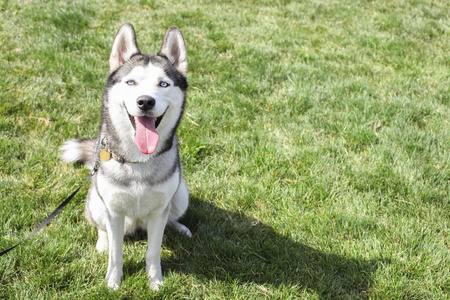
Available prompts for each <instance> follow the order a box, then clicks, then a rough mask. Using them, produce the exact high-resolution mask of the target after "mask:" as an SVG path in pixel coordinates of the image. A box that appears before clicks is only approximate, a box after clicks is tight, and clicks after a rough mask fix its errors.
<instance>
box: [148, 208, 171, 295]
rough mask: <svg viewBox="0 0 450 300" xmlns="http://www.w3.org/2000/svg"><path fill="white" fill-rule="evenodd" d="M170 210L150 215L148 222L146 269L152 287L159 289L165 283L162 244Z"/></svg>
mask: <svg viewBox="0 0 450 300" xmlns="http://www.w3.org/2000/svg"><path fill="white" fill-rule="evenodd" d="M168 216H169V210H168V209H166V210H165V211H164V212H162V213H159V214H158V213H155V214H152V215H151V216H150V218H149V219H148V222H147V235H148V250H147V256H146V263H147V266H146V271H147V274H148V276H149V280H150V287H151V288H152V289H153V290H158V289H159V286H160V285H162V284H163V277H162V271H161V244H162V239H163V235H164V228H165V227H166V223H167V219H168Z"/></svg>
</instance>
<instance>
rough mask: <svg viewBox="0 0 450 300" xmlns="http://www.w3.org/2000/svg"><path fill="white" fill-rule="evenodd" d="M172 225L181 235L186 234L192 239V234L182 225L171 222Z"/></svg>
mask: <svg viewBox="0 0 450 300" xmlns="http://www.w3.org/2000/svg"><path fill="white" fill-rule="evenodd" d="M170 225H172V226H173V227H174V228H175V229H176V230H177V231H178V232H179V233H182V234H185V235H186V236H187V237H192V232H191V231H190V230H189V228H187V227H186V226H184V225H183V224H181V223H178V222H177V221H171V222H170Z"/></svg>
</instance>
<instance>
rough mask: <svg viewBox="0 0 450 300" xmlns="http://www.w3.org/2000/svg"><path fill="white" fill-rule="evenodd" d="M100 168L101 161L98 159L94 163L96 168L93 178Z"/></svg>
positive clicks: (93, 170) (92, 174)
mask: <svg viewBox="0 0 450 300" xmlns="http://www.w3.org/2000/svg"><path fill="white" fill-rule="evenodd" d="M99 167H100V160H99V159H98V158H97V159H96V160H95V163H94V168H93V169H92V172H91V176H94V174H95V173H97V171H98V168H99Z"/></svg>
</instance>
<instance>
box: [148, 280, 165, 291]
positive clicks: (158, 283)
mask: <svg viewBox="0 0 450 300" xmlns="http://www.w3.org/2000/svg"><path fill="white" fill-rule="evenodd" d="M149 284H150V288H151V289H152V290H154V291H157V290H159V287H160V286H161V285H162V284H163V281H162V279H150V280H149Z"/></svg>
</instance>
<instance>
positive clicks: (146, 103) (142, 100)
mask: <svg viewBox="0 0 450 300" xmlns="http://www.w3.org/2000/svg"><path fill="white" fill-rule="evenodd" d="M155 102H156V100H155V99H154V98H153V97H151V96H148V95H144V96H139V97H138V98H137V100H136V103H137V106H138V107H139V109H140V110H143V111H148V110H150V109H152V108H153V107H154V106H155Z"/></svg>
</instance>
